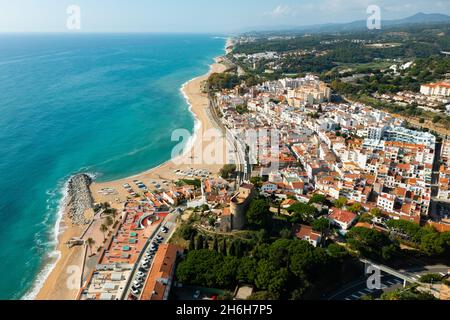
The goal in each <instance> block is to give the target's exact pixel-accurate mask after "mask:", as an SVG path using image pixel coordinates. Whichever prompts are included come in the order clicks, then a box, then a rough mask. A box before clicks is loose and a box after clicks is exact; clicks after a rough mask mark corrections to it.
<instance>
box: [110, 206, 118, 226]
mask: <svg viewBox="0 0 450 320" xmlns="http://www.w3.org/2000/svg"><path fill="white" fill-rule="evenodd" d="M109 215H110V216H111V217H112V219H113V223H116V219H117V209H114V208H112V209H111V210H110V212H109Z"/></svg>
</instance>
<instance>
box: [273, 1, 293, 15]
mask: <svg viewBox="0 0 450 320" xmlns="http://www.w3.org/2000/svg"><path fill="white" fill-rule="evenodd" d="M292 12H293V10H292V8H291V7H289V6H287V5H281V4H280V5H279V6H277V7H276V8H275V9H273V10H272V11H271V12H270V13H269V14H270V15H271V16H272V17H283V16H286V15H289V14H291V13H292Z"/></svg>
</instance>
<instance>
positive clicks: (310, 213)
mask: <svg viewBox="0 0 450 320" xmlns="http://www.w3.org/2000/svg"><path fill="white" fill-rule="evenodd" d="M288 211H289V212H292V216H291V222H293V223H311V222H312V221H314V218H315V217H317V216H318V215H319V210H317V208H315V207H313V206H311V205H309V204H305V203H301V202H298V203H295V204H293V205H292V206H290V207H289V209H288Z"/></svg>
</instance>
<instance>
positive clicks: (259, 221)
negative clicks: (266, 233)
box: [247, 200, 270, 228]
mask: <svg viewBox="0 0 450 320" xmlns="http://www.w3.org/2000/svg"><path fill="white" fill-rule="evenodd" d="M269 219H270V206H269V204H268V203H267V201H266V200H253V201H252V202H251V203H250V207H249V209H248V210H247V221H248V223H249V224H251V225H253V226H255V227H257V228H263V227H264V226H266V224H267V222H268V220H269Z"/></svg>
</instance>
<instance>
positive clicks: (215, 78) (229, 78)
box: [207, 72, 240, 91]
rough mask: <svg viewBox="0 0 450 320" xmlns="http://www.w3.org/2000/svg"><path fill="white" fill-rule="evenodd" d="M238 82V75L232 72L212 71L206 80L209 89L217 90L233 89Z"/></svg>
mask: <svg viewBox="0 0 450 320" xmlns="http://www.w3.org/2000/svg"><path fill="white" fill-rule="evenodd" d="M239 83H240V80H239V77H238V76H237V75H235V74H234V73H229V72H225V73H213V74H211V75H210V77H209V78H208V81H207V86H208V88H209V90H212V91H219V90H223V89H233V88H234V87H235V86H236V85H238V84H239Z"/></svg>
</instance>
